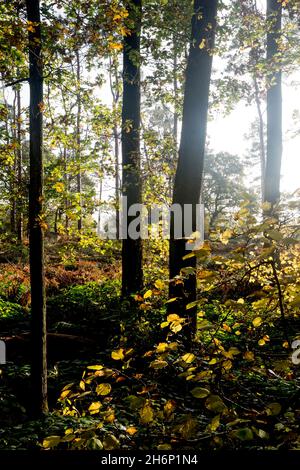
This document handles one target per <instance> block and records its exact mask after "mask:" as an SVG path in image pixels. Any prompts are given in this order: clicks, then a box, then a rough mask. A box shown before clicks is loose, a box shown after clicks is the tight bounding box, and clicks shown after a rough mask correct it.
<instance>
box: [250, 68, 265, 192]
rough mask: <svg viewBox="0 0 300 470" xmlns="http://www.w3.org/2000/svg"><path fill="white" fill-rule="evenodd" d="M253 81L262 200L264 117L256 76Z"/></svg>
mask: <svg viewBox="0 0 300 470" xmlns="http://www.w3.org/2000/svg"><path fill="white" fill-rule="evenodd" d="M253 81H254V93H255V103H256V109H257V114H258V134H259V156H260V174H261V176H260V178H261V199H262V201H264V189H265V172H266V149H265V136H264V130H265V125H264V119H263V114H262V110H261V102H260V96H259V87H258V82H257V78H256V76H254V78H253Z"/></svg>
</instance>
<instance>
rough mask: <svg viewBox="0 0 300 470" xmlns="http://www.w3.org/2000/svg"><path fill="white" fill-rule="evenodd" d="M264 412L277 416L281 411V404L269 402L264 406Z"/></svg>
mask: <svg viewBox="0 0 300 470" xmlns="http://www.w3.org/2000/svg"><path fill="white" fill-rule="evenodd" d="M266 412H267V415H268V416H277V415H279V414H280V412H281V405H280V403H269V404H268V405H267V406H266Z"/></svg>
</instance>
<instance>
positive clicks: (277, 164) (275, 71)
mask: <svg viewBox="0 0 300 470" xmlns="http://www.w3.org/2000/svg"><path fill="white" fill-rule="evenodd" d="M281 16H282V4H281V2H279V1H278V0H267V18H268V20H269V24H268V34H267V60H268V63H269V68H271V73H270V74H269V76H268V81H269V82H270V83H269V86H268V91H267V158H266V171H265V190H264V200H265V202H269V203H270V204H271V209H272V208H273V206H274V205H275V204H276V202H278V201H279V198H280V170H281V158H282V92H281V70H280V65H278V64H276V56H277V55H278V54H279V53H280V51H279V45H278V40H279V38H280V34H281Z"/></svg>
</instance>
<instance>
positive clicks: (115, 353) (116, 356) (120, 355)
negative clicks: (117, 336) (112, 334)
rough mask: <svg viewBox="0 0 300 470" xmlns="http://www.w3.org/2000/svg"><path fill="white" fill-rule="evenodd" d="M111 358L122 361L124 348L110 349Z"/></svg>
mask: <svg viewBox="0 0 300 470" xmlns="http://www.w3.org/2000/svg"><path fill="white" fill-rule="evenodd" d="M111 357H112V359H114V360H115V361H122V360H123V359H124V357H125V356H124V349H122V348H121V349H116V350H115V351H112V353H111Z"/></svg>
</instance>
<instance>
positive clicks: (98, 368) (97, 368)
mask: <svg viewBox="0 0 300 470" xmlns="http://www.w3.org/2000/svg"><path fill="white" fill-rule="evenodd" d="M87 369H89V370H101V369H103V366H97V365H95V366H87Z"/></svg>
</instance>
